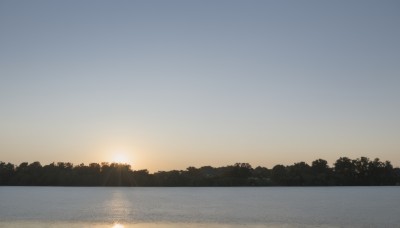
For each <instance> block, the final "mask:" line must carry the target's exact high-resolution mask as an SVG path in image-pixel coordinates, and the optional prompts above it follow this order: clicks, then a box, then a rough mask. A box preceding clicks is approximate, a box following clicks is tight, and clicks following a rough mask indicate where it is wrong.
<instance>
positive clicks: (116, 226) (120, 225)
mask: <svg viewBox="0 0 400 228" xmlns="http://www.w3.org/2000/svg"><path fill="white" fill-rule="evenodd" d="M112 228H124V225H122V224H121V223H117V222H116V223H114V225H113V226H112Z"/></svg>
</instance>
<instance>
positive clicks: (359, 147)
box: [0, 0, 400, 171]
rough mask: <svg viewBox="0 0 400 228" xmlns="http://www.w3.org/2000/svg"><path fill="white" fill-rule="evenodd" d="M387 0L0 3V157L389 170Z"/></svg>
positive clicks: (396, 68) (398, 102)
mask: <svg viewBox="0 0 400 228" xmlns="http://www.w3.org/2000/svg"><path fill="white" fill-rule="evenodd" d="M399 12H400V3H399V1H41V0H39V1H4V0H3V1H0V155H1V156H0V160H3V161H10V162H13V163H17V164H19V163H20V162H22V161H28V162H32V161H36V160H38V161H40V162H42V163H44V164H46V163H49V162H52V161H71V162H73V163H75V164H76V163H80V162H84V163H88V162H91V161H94V162H100V161H111V160H112V159H113V156H115V154H118V153H119V154H123V155H124V156H125V157H126V158H127V159H129V161H130V162H131V164H132V165H133V168H134V169H136V168H148V169H150V170H151V171H155V170H159V169H160V170H167V169H173V168H176V169H184V168H186V167H188V166H202V165H213V166H222V165H229V164H232V163H234V162H249V163H251V164H252V165H253V166H257V165H262V166H267V167H270V168H271V167H272V166H273V165H275V164H292V163H293V162H298V161H306V162H311V161H313V160H314V159H317V158H323V159H326V160H328V161H329V162H330V163H333V162H334V161H335V160H336V159H337V158H339V157H340V156H348V157H351V158H356V157H360V156H367V157H370V158H375V157H379V158H381V159H383V160H391V161H392V162H393V163H394V164H395V165H400V162H399V161H400V119H399V117H400V13H399Z"/></svg>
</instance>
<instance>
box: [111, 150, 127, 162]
mask: <svg viewBox="0 0 400 228" xmlns="http://www.w3.org/2000/svg"><path fill="white" fill-rule="evenodd" d="M112 162H116V163H124V164H129V163H130V160H129V158H128V156H127V155H126V153H124V152H121V151H118V152H115V154H114V155H113V158H112Z"/></svg>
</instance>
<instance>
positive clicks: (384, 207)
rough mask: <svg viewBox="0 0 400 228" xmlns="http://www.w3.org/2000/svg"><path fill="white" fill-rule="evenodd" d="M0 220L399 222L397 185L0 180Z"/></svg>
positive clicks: (122, 227)
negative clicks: (7, 183)
mask: <svg viewBox="0 0 400 228" xmlns="http://www.w3.org/2000/svg"><path fill="white" fill-rule="evenodd" d="M0 227H110V228H111V227H113V228H128V227H137V228H142V227H154V228H161V227H196V228H197V227H215V228H222V227H224V228H225V227H400V187H232V188H224V187H216V188H213V187H200V188H194V187H186V188H169V187H165V188H164V187H157V188H145V187H133V188H129V187H0Z"/></svg>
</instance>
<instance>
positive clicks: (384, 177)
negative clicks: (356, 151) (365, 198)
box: [0, 157, 400, 186]
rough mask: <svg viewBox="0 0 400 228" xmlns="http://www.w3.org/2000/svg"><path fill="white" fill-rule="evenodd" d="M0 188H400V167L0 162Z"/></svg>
mask: <svg viewBox="0 0 400 228" xmlns="http://www.w3.org/2000/svg"><path fill="white" fill-rule="evenodd" d="M0 185H3V186H4V185H8V186H382V185H400V169H399V168H398V167H397V168H394V167H393V166H392V164H391V163H390V161H385V162H383V161H381V160H380V159H379V158H375V159H374V160H370V159H369V158H367V157H360V158H357V159H350V158H347V157H340V158H339V159H337V160H336V162H335V163H334V165H333V167H329V165H328V162H327V161H326V160H323V159H317V160H315V161H313V162H312V163H311V165H309V164H307V163H305V162H298V163H294V164H293V165H288V166H285V165H275V166H274V167H273V168H272V169H268V168H265V167H261V166H258V167H256V168H253V167H252V166H251V165H250V164H248V163H236V164H234V165H229V166H224V167H217V168H215V167H211V166H203V167H200V168H195V167H188V168H187V169H186V170H171V171H159V172H155V173H152V174H151V173H149V171H148V170H146V169H143V170H132V169H131V166H130V165H128V164H121V163H107V162H103V163H100V164H98V163H90V164H89V165H84V164H79V165H76V166H74V165H73V164H72V163H69V162H58V163H54V162H53V163H51V164H48V165H44V166H42V165H41V164H40V162H32V163H30V164H29V163H28V162H23V163H21V164H19V165H14V164H11V163H5V162H1V161H0Z"/></svg>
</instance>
